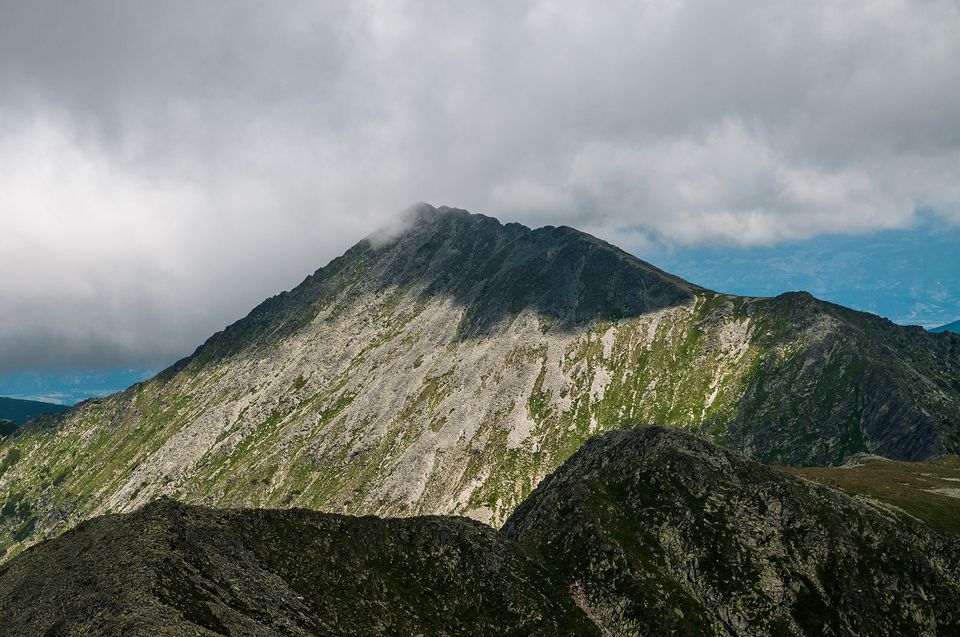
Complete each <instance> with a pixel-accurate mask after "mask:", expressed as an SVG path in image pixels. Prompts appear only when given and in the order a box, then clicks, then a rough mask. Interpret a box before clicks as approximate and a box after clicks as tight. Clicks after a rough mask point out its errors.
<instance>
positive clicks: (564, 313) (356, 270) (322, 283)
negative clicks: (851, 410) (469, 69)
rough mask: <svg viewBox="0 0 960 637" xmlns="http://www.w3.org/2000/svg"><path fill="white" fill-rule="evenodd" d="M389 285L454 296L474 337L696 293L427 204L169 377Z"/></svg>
mask: <svg viewBox="0 0 960 637" xmlns="http://www.w3.org/2000/svg"><path fill="white" fill-rule="evenodd" d="M389 289H400V290H415V291H419V293H420V294H421V295H422V296H423V297H425V298H428V299H429V298H437V297H440V298H450V299H452V300H453V301H454V302H455V303H457V304H459V305H460V306H462V307H463V308H464V315H463V319H462V321H461V324H460V326H459V330H458V332H459V335H460V337H461V338H462V339H469V338H475V337H482V336H486V335H489V334H491V333H494V332H496V331H497V330H498V329H499V328H500V327H501V326H502V325H503V324H504V322H505V321H509V320H510V319H511V318H513V317H515V316H517V315H518V314H519V313H521V312H522V311H524V310H532V311H534V312H536V313H537V314H538V315H539V316H540V317H542V321H543V322H542V329H544V331H546V330H563V331H571V330H575V329H578V328H580V327H583V326H585V325H589V324H590V323H592V322H594V321H597V320H618V319H625V318H629V317H633V316H639V315H642V314H647V313H650V312H655V311H657V310H661V309H664V308H668V307H674V306H678V305H683V304H686V303H688V302H690V301H691V300H692V299H693V291H694V290H697V289H699V288H697V286H694V285H692V284H690V283H688V282H686V281H684V280H682V279H680V278H678V277H675V276H672V275H670V274H668V273H666V272H664V271H662V270H659V269H658V268H656V267H654V266H652V265H650V264H649V263H646V262H645V261H642V260H640V259H638V258H636V257H634V256H632V255H630V254H627V253H626V252H624V251H623V250H620V249H619V248H616V247H614V246H612V245H610V244H608V243H606V242H604V241H601V240H600V239H597V238H595V237H593V236H590V235H588V234H585V233H583V232H580V231H578V230H574V229H573V228H568V227H554V226H545V227H543V228H538V229H536V230H531V229H530V228H527V227H526V226H523V225H520V224H517V223H509V224H506V225H503V224H501V223H500V222H499V221H497V220H496V219H493V218H491V217H486V216H483V215H476V214H470V213H468V212H466V211H464V210H458V209H451V208H445V207H442V208H433V207H432V206H429V205H427V204H421V205H420V206H418V207H417V208H415V209H414V211H413V212H412V214H411V218H410V219H409V221H408V223H407V224H406V225H405V229H404V230H403V231H401V232H399V233H396V234H395V235H394V236H392V237H384V236H379V235H372V236H371V237H369V238H367V239H364V240H362V241H360V242H359V243H357V244H356V245H355V246H353V247H352V248H351V249H350V250H348V251H347V252H346V253H344V254H343V256H341V257H338V258H337V259H334V260H333V261H331V262H330V264H329V265H327V266H326V267H324V268H321V269H319V270H317V272H315V273H314V274H312V275H310V276H308V277H307V278H306V279H305V280H304V281H303V282H302V283H301V284H300V285H299V286H297V287H296V288H294V289H293V290H291V291H289V292H283V293H281V294H279V295H277V296H274V297H272V298H270V299H267V300H266V301H264V302H263V303H261V304H260V305H259V306H257V307H256V308H255V309H254V310H253V311H252V312H251V313H250V314H249V315H248V316H247V317H245V318H244V319H242V320H240V321H238V322H236V323H234V324H233V325H231V326H229V327H228V328H226V329H225V330H224V331H222V332H218V333H217V334H215V335H214V336H213V337H211V338H210V339H209V340H208V341H207V342H206V343H204V345H203V346H201V347H200V348H199V349H198V350H197V352H195V353H194V355H193V356H191V357H190V358H189V359H184V360H183V361H180V362H179V363H178V364H176V365H174V366H173V367H172V368H170V369H169V370H167V372H165V373H164V374H166V375H173V374H175V373H176V372H177V371H179V370H180V369H182V367H183V366H184V365H186V364H187V363H188V362H190V361H191V360H194V359H199V360H202V361H212V360H220V359H223V358H226V357H229V356H230V355H232V354H234V353H236V352H237V351H240V350H241V349H243V348H245V347H246V346H248V345H251V344H256V345H259V346H262V345H268V344H270V343H271V342H274V341H276V340H278V339H279V338H282V337H283V336H285V335H288V334H290V333H292V332H294V331H296V330H297V329H299V328H300V327H302V326H303V325H305V324H306V323H308V322H309V321H310V320H312V319H313V318H314V317H315V316H316V313H317V311H318V309H319V308H320V307H323V306H324V305H325V304H327V303H329V302H331V301H333V300H334V299H339V300H340V302H344V301H348V300H349V299H350V298H351V297H359V296H360V295H362V294H368V293H371V292H382V291H385V290H389Z"/></svg>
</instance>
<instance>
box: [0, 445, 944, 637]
mask: <svg viewBox="0 0 960 637" xmlns="http://www.w3.org/2000/svg"><path fill="white" fill-rule="evenodd" d="M0 616H2V617H3V618H4V621H3V624H2V625H0V634H10V635H54V634H56V635H64V636H70V635H81V634H83V635H92V634H95V635H101V636H104V637H107V636H112V635H160V634H164V635H277V634H283V635H304V636H305V635H317V634H323V635H364V636H366V635H416V634H421V635H442V634H447V635H550V636H553V635H596V636H600V635H696V636H703V635H718V636H720V635H723V636H747V635H758V636H759V635H847V634H850V635H898V636H900V635H927V634H929V635H935V634H942V635H947V634H955V633H956V631H957V630H958V629H960V545H958V543H957V541H956V536H953V537H950V536H947V535H938V534H937V533H934V532H933V531H931V530H930V529H929V528H928V527H926V526H925V525H923V524H922V523H920V522H918V521H916V520H915V519H913V518H911V517H910V516H909V515H907V514H905V513H902V512H898V511H897V510H895V509H889V508H885V507H883V506H880V505H879V504H878V503H876V502H871V501H869V500H864V499H857V498H853V497H850V496H847V495H843V494H842V493H840V492H838V491H834V490H832V489H828V488H825V487H821V486H817V485H814V484H812V483H809V482H806V481H804V480H800V479H798V478H793V477H790V476H787V475H785V474H783V473H781V472H779V471H776V470H774V469H771V468H767V467H763V466H760V465H757V464H756V463H753V462H749V461H747V460H745V459H743V458H742V457H740V456H738V455H737V454H734V453H731V452H727V451H723V450H721V449H718V448H717V447H715V446H714V445H712V444H710V443H708V442H705V441H702V440H699V439H697V438H694V437H693V436H690V435H688V434H683V433H680V432H676V431H671V430H667V429H662V428H648V429H640V430H635V431H628V432H612V433H609V434H607V435H606V436H604V437H602V438H600V439H597V440H591V441H589V442H588V443H587V444H586V445H584V446H583V448H581V449H580V450H579V451H578V452H577V453H576V454H575V455H574V456H573V458H571V459H570V460H569V461H568V462H567V463H566V464H565V465H563V466H562V467H561V468H560V469H559V470H558V471H557V472H556V473H554V474H553V475H551V476H550V477H548V478H547V479H546V480H545V481H544V482H543V484H542V485H541V486H540V487H539V488H538V489H537V490H536V491H534V493H533V494H532V495H531V496H530V497H529V499H528V500H527V501H526V502H525V503H523V504H522V505H521V506H520V508H519V509H518V510H517V512H516V513H515V514H514V515H513V517H511V518H510V521H509V522H508V523H507V524H506V526H505V527H504V529H503V530H502V531H501V533H500V534H498V533H497V532H496V531H494V529H492V528H489V527H487V526H485V525H483V524H480V523H478V522H475V521H472V520H467V519H464V518H443V517H416V518H407V519H391V520H383V519H378V518H373V517H364V518H353V517H345V516H340V515H333V514H324V513H318V512H313V511H305V510H287V511H276V510H267V511H265V510H216V509H208V508H202V507H191V506H185V505H182V504H178V503H175V502H173V501H170V500H161V501H159V502H155V503H152V504H149V505H147V506H146V507H144V508H143V509H140V510H139V511H137V512H135V513H130V514H126V515H111V516H106V517H101V518H97V519H94V520H90V521H87V522H85V523H83V524H81V525H80V526H79V527H77V528H76V529H73V530H72V531H70V532H68V533H66V534H65V535H63V536H62V537H60V538H58V539H56V540H53V541H51V542H46V543H44V544H41V545H40V546H37V547H35V548H34V549H33V550H31V551H29V552H27V553H25V554H23V555H21V556H19V557H17V558H14V559H13V560H11V561H9V562H8V563H7V564H5V565H3V566H0Z"/></svg>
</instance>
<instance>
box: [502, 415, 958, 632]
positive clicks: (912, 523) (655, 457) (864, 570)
mask: <svg viewBox="0 0 960 637" xmlns="http://www.w3.org/2000/svg"><path fill="white" fill-rule="evenodd" d="M502 532H503V533H504V535H506V536H507V537H509V538H511V539H514V540H516V541H517V542H519V543H520V544H521V546H523V547H524V548H525V550H528V551H529V552H530V553H531V554H532V555H535V556H539V557H540V558H541V559H543V560H545V561H548V562H549V564H550V566H551V568H552V569H553V570H554V571H555V572H557V573H558V574H560V575H561V576H563V577H564V578H566V579H567V580H568V581H573V582H577V583H578V585H579V587H580V590H581V592H582V597H583V605H584V606H586V607H589V608H591V609H592V616H594V617H596V618H599V621H600V622H601V623H602V624H603V625H604V626H606V627H607V628H608V629H609V630H610V631H611V632H612V634H665V633H671V632H673V631H675V632H677V633H680V634H690V635H729V634H735V635H771V634H773V635H828V634H854V635H926V634H956V632H950V631H960V536H957V535H950V534H945V535H939V534H937V533H935V532H933V531H932V530H931V529H930V528H929V527H927V526H925V525H924V524H922V523H921V522H919V521H917V520H915V519H913V518H911V517H909V516H907V515H906V514H903V513H900V512H896V511H894V510H892V509H887V508H885V507H884V506H882V505H881V504H880V503H878V502H876V501H871V500H864V499H858V498H853V497H850V496H847V495H845V494H842V493H840V492H838V491H834V490H832V489H829V488H825V487H821V486H819V485H815V484H813V483H810V482H807V481H805V480H801V479H798V478H794V477H791V476H788V475H785V474H784V473H782V472H780V471H777V470H775V469H773V468H770V467H765V466H763V465H760V464H757V463H755V462H753V461H750V460H747V459H745V458H743V457H742V456H739V455H738V454H736V453H733V452H730V451H727V450H723V449H720V448H719V447H717V446H715V445H713V444H710V443H709V442H706V441H704V440H701V439H699V438H696V437H694V436H691V435H689V434H684V433H681V432H678V431H676V430H671V429H666V428H663V427H649V428H641V429H636V430H632V431H616V432H611V433H608V434H605V435H604V436H602V437H600V438H596V439H593V440H590V441H588V442H587V443H586V444H585V445H584V446H583V447H581V449H580V450H579V451H577V452H576V453H575V454H574V455H573V456H572V457H571V458H570V460H568V461H567V462H566V463H565V464H564V465H563V466H561V467H560V468H559V469H558V470H557V471H556V472H554V473H553V474H552V475H550V476H548V477H547V478H546V479H545V480H544V481H543V482H542V483H541V484H540V486H539V487H537V489H536V490H535V491H534V492H533V493H532V494H531V495H530V496H529V497H528V498H527V500H526V501H525V502H524V503H523V504H521V505H520V507H519V508H518V509H517V511H516V512H515V513H514V514H513V516H511V518H510V519H509V520H508V521H507V523H506V524H505V525H504V527H503V530H502Z"/></svg>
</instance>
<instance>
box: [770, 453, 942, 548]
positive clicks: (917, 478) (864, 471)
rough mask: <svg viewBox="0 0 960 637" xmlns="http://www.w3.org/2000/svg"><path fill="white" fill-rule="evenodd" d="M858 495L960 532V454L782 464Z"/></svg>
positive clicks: (792, 470) (788, 469)
mask: <svg viewBox="0 0 960 637" xmlns="http://www.w3.org/2000/svg"><path fill="white" fill-rule="evenodd" d="M781 469H782V470H783V471H786V472H787V473H792V474H794V475H799V476H802V477H804V478H806V479H808V480H813V481H814V482H819V483H820V484H825V485H828V486H831V487H834V488H836V489H840V490H841V491H845V492H847V493H851V494H855V495H865V496H868V497H871V498H874V499H876V500H880V501H881V502H885V503H887V504H892V505H894V506H897V507H899V508H901V509H903V510H904V511H906V512H907V513H909V514H910V515H912V516H914V517H917V518H919V519H921V520H923V521H924V522H926V523H927V524H928V525H930V526H931V527H932V528H933V529H936V530H938V531H947V532H950V533H956V534H960V456H943V457H941V458H938V459H936V460H933V461H930V462H897V461H893V460H887V459H885V458H876V457H871V458H870V459H868V460H866V461H865V464H863V465H860V466H857V467H781Z"/></svg>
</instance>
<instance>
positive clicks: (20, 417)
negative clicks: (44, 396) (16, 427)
mask: <svg viewBox="0 0 960 637" xmlns="http://www.w3.org/2000/svg"><path fill="white" fill-rule="evenodd" d="M67 409H69V407H67V406H66V405H55V404H54V403H43V402H40V401H38V400H20V399H18V398H4V397H2V396H0V420H12V421H13V422H15V423H17V424H22V423H24V422H26V421H28V420H30V419H31V418H36V417H37V416H40V415H43V414H58V413H60V412H62V411H66V410H67Z"/></svg>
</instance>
